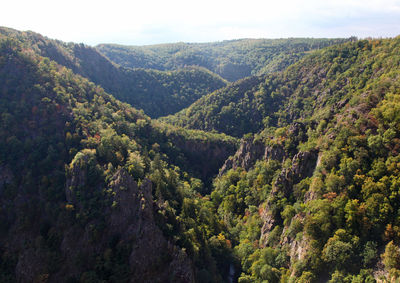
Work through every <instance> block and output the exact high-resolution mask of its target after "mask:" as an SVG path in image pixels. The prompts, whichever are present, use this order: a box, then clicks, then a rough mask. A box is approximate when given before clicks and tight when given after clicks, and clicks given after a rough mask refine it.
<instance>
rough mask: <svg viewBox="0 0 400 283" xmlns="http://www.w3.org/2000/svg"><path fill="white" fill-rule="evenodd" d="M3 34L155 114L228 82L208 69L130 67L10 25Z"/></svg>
mask: <svg viewBox="0 0 400 283" xmlns="http://www.w3.org/2000/svg"><path fill="white" fill-rule="evenodd" d="M0 34H2V35H3V36H8V37H14V38H16V39H18V40H19V41H23V42H24V43H25V45H26V48H30V49H32V50H33V51H34V52H36V53H38V54H39V55H41V56H43V57H48V58H49V59H51V60H54V61H56V62H57V63H59V64H60V65H63V66H65V67H67V68H70V69H71V70H72V71H73V72H74V73H76V74H80V75H82V76H84V77H86V78H88V79H89V80H91V81H93V82H94V83H96V84H99V85H101V86H102V87H103V88H104V89H105V90H106V91H108V92H109V93H112V94H113V95H114V96H115V97H116V98H117V99H119V100H121V101H123V102H127V103H129V104H131V105H132V106H134V107H136V108H137V109H143V110H144V112H145V113H146V114H147V115H149V116H151V117H159V116H165V115H168V114H173V113H175V112H177V111H179V110H181V109H182V108H184V107H187V106H189V105H190V104H191V103H193V102H194V101H196V100H197V99H199V98H200V97H201V96H202V95H205V94H207V93H209V92H212V91H214V90H216V89H219V88H221V87H223V86H225V85H226V82H225V80H223V79H222V78H220V77H219V76H217V75H216V74H213V73H211V72H210V71H208V70H205V69H204V68H199V67H190V68H183V69H180V70H176V71H171V72H160V71H154V70H145V69H129V68H123V67H119V66H118V65H116V64H115V63H113V62H111V61H109V60H108V59H107V58H105V57H104V56H103V55H101V54H100V53H99V52H98V51H97V50H96V49H94V48H92V47H89V46H86V45H83V44H74V43H64V42H61V41H57V40H50V39H48V38H45V37H43V36H41V35H40V34H37V33H33V32H19V31H16V30H12V29H8V28H0Z"/></svg>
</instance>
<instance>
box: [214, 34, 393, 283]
mask: <svg viewBox="0 0 400 283" xmlns="http://www.w3.org/2000/svg"><path fill="white" fill-rule="evenodd" d="M399 62H400V38H395V39H385V40H363V41H358V42H355V43H347V44H344V45H340V46H336V47H331V48H328V49H326V50H322V51H318V52H316V53H314V54H312V55H310V56H309V57H308V58H305V59H304V60H302V61H300V62H299V63H298V64H296V65H295V66H293V67H291V68H289V69H288V70H287V71H286V72H284V73H283V74H280V75H277V78H278V79H280V80H282V79H283V78H284V79H285V81H284V82H285V83H282V84H280V85H279V84H278V86H279V88H277V89H281V90H282V88H284V87H286V88H284V89H285V90H286V91H287V92H288V93H290V95H285V92H283V91H282V94H281V96H282V98H283V100H282V101H281V107H279V108H280V109H279V110H278V111H275V112H274V113H273V115H271V119H270V120H268V123H265V124H266V127H264V128H263V130H262V131H261V132H260V133H259V134H257V135H255V136H247V137H246V138H244V139H243V140H242V144H241V146H240V148H239V150H238V151H237V152H236V154H235V155H234V156H233V157H231V158H229V159H228V160H227V162H226V163H225V165H224V166H223V168H222V170H221V172H220V177H219V178H217V179H216V180H215V181H214V190H213V192H212V194H211V199H212V201H213V202H214V203H215V205H216V207H217V211H218V213H219V216H220V219H221V220H223V221H224V223H225V224H226V227H229V228H228V230H229V235H230V238H229V239H230V240H231V242H232V243H235V244H234V245H233V249H234V251H235V255H236V256H237V257H238V259H239V261H240V263H239V264H238V265H237V266H236V268H237V269H238V270H239V273H240V275H239V279H238V281H239V282H262V281H263V280H267V281H269V282H279V281H281V282H327V281H329V280H331V281H329V282H391V281H392V282H395V281H396V280H399V278H400V276H399V274H400V259H399V256H398V255H399V251H400V248H399V243H400V238H399V236H400V234H399V232H398V231H400V230H399V227H400V214H399V212H400V210H399V209H400V198H399V194H398V187H399V186H398V185H399V178H400V170H399V167H398V161H399V156H400V155H399V153H400V151H399V143H398V142H399V141H400V131H399V129H400V119H399V117H400V116H399V113H400V112H399V111H398V109H399V107H400V83H399V81H400V80H399V79H400V64H399ZM270 78H271V77H270ZM270 78H267V80H268V81H270ZM276 80H277V79H276ZM278 82H279V81H278ZM281 82H282V81H281ZM262 85H263V86H264V87H267V86H269V85H270V83H264V82H263V83H262ZM379 280H382V281H379Z"/></svg>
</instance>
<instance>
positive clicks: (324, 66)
mask: <svg viewBox="0 0 400 283" xmlns="http://www.w3.org/2000/svg"><path fill="white" fill-rule="evenodd" d="M0 31H1V32H0V113H1V116H0V219H1V221H0V223H1V224H0V281H1V282H56V281H59V282H242V283H243V282H351V283H353V282H354V283H356V282H396V280H399V279H400V192H399V188H400V155H399V153H400V146H399V144H400V38H393V39H369V40H356V39H355V38H351V39H350V40H349V39H335V40H318V39H316V40H313V41H311V40H306V41H305V42H304V40H303V39H298V40H297V41H296V39H289V40H287V41H285V40H280V41H279V40H278V41H274V40H272V41H268V40H265V41H262V40H256V41H251V40H238V41H232V42H231V41H228V42H220V43H215V44H170V45H162V46H145V47H121V48H122V49H121V50H122V51H121V53H118V54H119V55H118V54H116V55H115V56H117V55H118V56H122V54H125V55H124V56H127V57H126V58H125V57H121V58H120V59H118V60H126V63H123V62H120V61H118V60H117V59H115V58H114V59H113V58H112V56H109V55H107V56H109V58H110V59H107V58H106V57H104V56H103V55H101V54H100V53H98V52H97V51H96V50H95V49H94V48H91V47H89V46H84V45H78V44H73V43H63V42H59V41H56V40H51V39H47V38H44V37H41V36H40V35H38V34H35V33H32V32H18V31H15V30H10V29H7V28H2V29H1V30H0ZM288 42H290V44H289V45H285V44H288ZM260 43H263V44H266V45H268V46H270V45H273V46H275V47H276V46H281V47H282V46H286V47H285V48H287V49H288V50H292V51H291V52H292V53H291V54H292V55H296V54H297V53H296V52H297V51H296V52H294V51H293V50H295V48H297V47H296V46H303V47H302V48H303V49H302V50H300V51H299V50H298V52H300V53H301V56H297V55H296V56H295V57H296V59H295V60H292V59H290V58H292V57H290V56H289V57H290V58H289V57H286V55H285V56H283V57H282V55H279V54H281V53H279V54H278V55H277V54H276V53H273V52H272V53H269V51H268V50H269V49H268V48H267V49H268V50H267V51H266V49H263V48H261V47H260V48H259V49H257V46H258V45H257V44H260ZM333 43H337V45H333V46H331V45H332V44H333ZM282 44H283V45H282ZM304 44H306V45H304ZM318 44H320V45H319V46H318V47H324V48H322V49H320V50H313V51H311V49H314V47H315V45H318ZM321 44H322V45H321ZM210 45H211V46H214V47H215V46H217V47H218V48H220V49H218V48H217V49H214V50H217V51H218V50H220V51H218V52H217V51H213V52H214V53H213V55H212V56H216V57H207V56H209V55H207V56H206V55H204V53H202V52H206V51H204V50H206V49H203V48H210ZM310 45H311V47H312V46H314V47H312V48H311V47H310ZM328 45H329V46H328ZM243 46H245V47H243ZM305 46H308V47H307V48H309V49H307V50H306V49H305V48H306V47H305ZM214 47H213V48H214ZM97 48H98V49H99V50H102V52H105V51H104V50H106V49H107V48H110V50H113V48H117V46H108V45H104V46H103V45H102V46H98V47H97ZM118 48H119V47H118ZM215 48H216V47H215ZM282 48H283V47H282ZM252 49H256V50H255V51H252ZM182 50H185V52H183V51H182ZM209 50H212V49H209ZM221 50H222V51H221ZM243 50H248V51H249V52H250V51H251V52H254V53H251V52H250V53H251V54H253V55H252V56H255V57H257V56H258V55H254V54H262V53H265V54H264V56H266V57H268V56H271V60H272V61H274V60H282V62H281V63H282V65H281V66H282V67H280V68H278V69H274V70H279V72H272V71H273V70H272V69H271V70H266V69H264V70H263V68H267V69H268V68H269V67H270V66H271V65H270V63H269V61H268V62H267V61H263V60H261V61H260V60H259V59H257V60H255V61H257V62H258V63H257V64H261V65H262V66H261V65H259V66H258V65H257V66H258V67H255V66H254V65H251V66H252V67H251V68H252V69H251V72H250V74H257V75H256V76H249V77H247V76H248V75H246V78H240V79H239V80H237V81H235V82H232V83H230V84H227V83H226V82H225V81H224V80H223V79H221V78H218V76H217V75H215V74H213V73H212V72H211V71H210V70H212V71H213V72H216V71H215V70H213V69H212V68H209V66H203V65H201V64H198V63H196V64H192V63H185V62H189V61H185V60H186V59H185V60H183V59H182V61H180V62H181V63H179V64H178V63H176V62H178V61H176V59H177V58H179V56H180V55H179V56H177V55H176V54H177V53H176V52H180V54H183V55H182V56H183V58H186V57H185V56H186V55H185V54H189V55H190V56H192V55H193V56H194V57H192V58H197V59H199V58H219V59H218V60H225V59H224V58H225V57H224V56H225V55H223V54H228V55H229V54H231V55H230V56H231V58H241V59H240V60H242V59H243V60H246V59H244V58H247V57H246V56H247V55H243V57H242V56H239V57H238V54H239V53H240V52H241V51H243ZM135 52H136V53H135ZM210 52H211V51H210ZM105 53H106V52H105ZM132 54H133V55H132ZM135 54H136V55H135ZM221 54H222V55H221ZM285 54H286V53H285ZM189 55H188V58H189V57H190V56H189ZM195 55H196V56H197V57H196V56H195ZM132 56H134V57H135V56H136V57H135V58H136V60H139V61H140V60H142V61H140V62H141V63H140V64H143V65H142V66H140V67H142V68H148V67H150V68H153V69H157V68H159V69H161V70H162V71H160V70H158V71H156V70H148V69H131V68H130V67H132V66H128V64H130V63H129V62H130V61H129V60H131V59H132ZM146 56H147V57H146ZM218 56H220V57H218ZM274 56H277V58H275V57H274ZM96 58H97V59H96ZM293 58H294V57H293ZM197 59H196V60H197ZM111 60H116V62H113V61H111ZM196 60H194V61H193V62H198V61H196ZM218 60H217V61H216V62H219V63H220V62H222V61H218ZM255 61H254V62H255ZM149 62H150V63H151V64H153V65H152V66H150V65H146V64H150V63H149ZM251 62H253V61H251ZM264 63H265V64H264ZM118 64H120V65H121V66H123V67H121V66H119V65H118ZM124 64H126V66H125V65H124ZM135 64H136V63H135ZM184 65H187V66H186V67H185V66H184ZM189 65H198V66H202V67H198V66H197V67H193V66H190V67H188V66H189ZM249 66H250V65H249ZM181 67H184V68H181ZM103 68H104V69H103ZM204 68H207V69H204ZM106 69H107V70H106ZM170 69H173V71H169V70H170ZM233 70H234V69H233ZM216 73H218V72H216ZM127 74H129V75H127ZM102 75H104V77H102ZM120 76H121V77H120ZM124 76H125V77H124ZM135 76H138V77H139V78H137V79H132V80H131V81H124V82H123V84H122V86H120V85H119V83H120V82H121V80H125V79H126V78H128V77H129V78H132V77H135ZM146 76H151V77H152V79H151V80H152V81H153V82H154V83H155V84H162V85H163V86H165V85H168V86H167V87H166V88H167V89H168V90H172V89H174V90H176V91H177V93H179V94H177V95H172V96H174V97H175V98H173V99H172V101H171V100H169V98H168V95H163V96H162V97H163V98H162V99H161V98H155V97H161V96H160V95H159V93H162V91H161V89H160V91H159V92H158V91H157V90H158V88H157V87H154V86H153V85H152V84H149V82H150V79H144V78H146ZM221 76H223V75H222V74H221ZM199 77H201V78H199ZM223 77H224V76H223ZM121 78H122V79H121ZM210 78H215V79H216V80H215V81H213V82H214V83H215V88H214V87H211V88H207V87H209V82H208V81H209V79H210ZM225 78H227V77H225ZM227 79H229V78H227ZM235 80H236V79H235ZM220 82H222V83H221V84H219V83H220ZM142 83H143V84H142ZM185 85H189V86H190V87H189V89H190V91H187V92H186V91H185V90H182V89H184V88H185ZM211 85H213V83H212V84H211ZM150 86H151V87H150ZM120 87H121V88H122V87H123V88H124V89H125V90H126V89H128V91H127V92H126V93H127V94H129V99H130V100H129V101H128V98H126V99H123V96H121V93H123V92H122V91H121V92H119V93H118V91H117V90H118V89H119V88H120ZM144 88H148V90H147V91H144V90H143V89H144ZM204 88H206V90H204ZM133 89H137V91H132V90H133ZM125 90H124V91H125ZM194 90H196V91H194ZM113 91H116V92H115V93H114V92H113ZM145 93H146V94H145ZM150 93H151V95H152V97H153V98H152V99H148V97H146V96H147V94H150ZM184 93H187V95H188V96H190V97H191V98H190V99H189V98H187V99H186V98H185V95H183V94H184ZM189 93H190V94H189ZM117 99H120V100H122V101H124V102H128V103H130V104H128V103H124V102H121V101H119V100H117ZM174 99H175V100H174ZM196 99H198V100H197V101H196V102H194V103H193V104H191V101H194V100H196ZM178 100H179V101H184V103H183V102H182V104H179V107H178V106H177V107H176V108H172V106H173V105H176V104H178V102H177V101H178ZM163 102H165V104H163ZM146 103H147V104H146ZM168 103H171V104H168ZM161 104H162V105H161ZM189 104H191V105H190V106H189ZM140 105H147V106H146V107H147V109H148V110H149V111H153V112H151V113H153V114H152V117H159V116H160V115H166V113H167V112H162V111H164V110H162V109H169V111H170V112H168V113H167V114H173V115H170V116H167V117H163V118H160V119H158V120H153V119H151V118H150V117H149V116H147V114H148V113H147V112H146V110H144V111H142V110H138V109H144V107H140ZM156 106H157V107H158V108H154V107H156ZM164 106H166V108H164ZM184 107H187V108H185V109H183V110H181V109H182V108H184ZM151 109H153V110H151ZM154 109H155V110H154ZM178 111H180V112H178ZM176 112H177V113H176Z"/></svg>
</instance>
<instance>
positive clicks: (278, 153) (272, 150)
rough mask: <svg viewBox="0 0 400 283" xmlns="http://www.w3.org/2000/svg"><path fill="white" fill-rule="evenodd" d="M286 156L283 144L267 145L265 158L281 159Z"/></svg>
mask: <svg viewBox="0 0 400 283" xmlns="http://www.w3.org/2000/svg"><path fill="white" fill-rule="evenodd" d="M285 158H286V152H285V150H284V149H283V147H282V146H281V145H273V146H267V147H266V148H265V154H264V159H265V160H276V161H281V162H283V160H284V159H285Z"/></svg>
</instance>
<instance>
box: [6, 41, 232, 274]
mask: <svg viewBox="0 0 400 283" xmlns="http://www.w3.org/2000/svg"><path fill="white" fill-rule="evenodd" d="M0 78H1V96H0V107H1V108H0V109H1V120H0V121H1V122H0V125H1V127H0V132H1V135H0V136H1V138H0V168H1V174H0V184H1V187H0V188H1V189H0V202H1V209H0V218H1V235H0V247H1V259H0V270H1V271H0V277H1V278H0V281H1V282H15V281H19V282H34V281H35V282H45V281H47V280H50V281H51V282H54V281H60V280H61V281H63V282H64V281H66V282H100V281H101V282H126V281H129V280H138V281H143V282H150V281H151V282H165V281H168V280H171V281H181V282H188V281H189V282H190V281H193V280H194V278H203V277H204V278H209V280H213V281H221V280H222V278H223V277H224V278H226V276H227V275H226V273H227V268H226V266H225V265H226V264H227V263H224V260H226V259H227V258H228V257H229V253H226V252H224V249H226V247H225V242H222V243H221V241H220V240H219V238H218V235H219V234H220V233H221V232H222V231H223V227H222V224H220V222H219V221H218V219H217V218H216V217H215V215H214V214H212V211H211V210H209V209H207V207H209V206H212V204H211V202H210V201H209V200H207V198H203V197H201V195H200V193H203V192H204V186H203V182H202V180H201V179H199V178H202V179H203V180H206V179H207V178H210V177H211V176H212V175H214V174H216V173H217V172H218V168H219V167H220V166H221V165H222V163H223V162H224V160H225V159H226V158H227V157H228V156H229V155H231V154H232V153H233V152H234V150H235V148H236V140H235V139H233V138H230V137H228V136H225V135H216V134H208V133H204V132H198V131H186V130H182V129H176V128H174V127H172V126H167V125H163V124H159V123H156V122H153V121H152V120H151V119H150V118H149V117H147V116H145V115H143V114H142V113H141V112H140V111H137V110H135V109H133V108H132V107H131V106H129V105H128V104H123V103H121V102H118V101H117V100H115V99H114V98H113V97H112V96H110V95H109V94H107V93H105V92H104V90H103V89H102V88H101V87H99V86H97V85H95V84H93V83H92V82H90V81H88V80H87V79H85V78H83V77H81V76H78V75H75V74H74V73H73V72H72V71H71V70H69V69H67V68H65V67H64V66H61V65H58V64H57V63H55V62H54V61H50V60H49V59H48V58H45V57H41V56H39V55H36V54H35V53H34V50H32V49H27V48H26V46H25V45H24V44H23V43H21V42H18V41H17V40H15V39H13V38H7V37H2V38H0ZM211 157H212V158H211ZM182 168H185V170H183V169H182ZM196 176H197V177H198V178H196ZM141 261H142V262H141ZM145 262H148V265H146V264H143V263H145ZM228 264H229V263H228ZM228 268H229V267H228Z"/></svg>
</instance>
